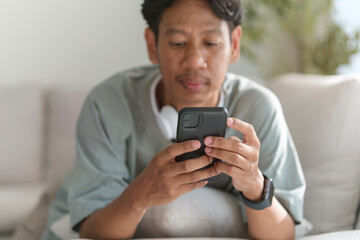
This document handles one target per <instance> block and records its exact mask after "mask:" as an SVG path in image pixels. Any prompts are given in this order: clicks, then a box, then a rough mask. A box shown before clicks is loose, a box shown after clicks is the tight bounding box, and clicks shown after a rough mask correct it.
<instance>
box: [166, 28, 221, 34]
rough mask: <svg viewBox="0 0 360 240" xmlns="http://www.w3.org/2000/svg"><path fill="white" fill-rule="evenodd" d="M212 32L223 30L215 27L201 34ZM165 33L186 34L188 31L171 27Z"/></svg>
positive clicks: (219, 32) (217, 32)
mask: <svg viewBox="0 0 360 240" xmlns="http://www.w3.org/2000/svg"><path fill="white" fill-rule="evenodd" d="M212 33H216V34H221V30H220V29H219V28H214V29H210V30H206V31H203V32H202V33H201V34H203V35H206V34H212ZM165 34H166V35H172V34H184V35H185V34H186V32H185V31H184V30H180V29H176V28H170V29H168V30H166V32H165Z"/></svg>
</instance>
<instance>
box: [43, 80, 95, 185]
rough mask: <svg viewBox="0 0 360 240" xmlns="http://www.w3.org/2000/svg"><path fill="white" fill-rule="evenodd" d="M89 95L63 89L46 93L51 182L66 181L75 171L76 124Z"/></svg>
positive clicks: (80, 91)
mask: <svg viewBox="0 0 360 240" xmlns="http://www.w3.org/2000/svg"><path fill="white" fill-rule="evenodd" d="M87 93H88V87H84V88H82V89H80V88H78V89H77V88H66V87H62V88H56V89H51V90H49V91H48V92H47V93H46V119H47V131H46V138H47V140H48V141H47V148H46V151H45V158H46V159H47V166H46V169H47V170H46V173H47V176H46V178H47V179H48V180H50V181H51V182H54V183H55V182H58V181H59V180H61V179H63V178H64V176H65V175H66V174H67V173H68V172H69V170H70V169H71V168H72V165H73V162H74V160H75V155H76V143H75V129H76V122H77V118H78V116H79V114H80V110H81V107H82V105H83V102H84V100H85V97H86V95H87Z"/></svg>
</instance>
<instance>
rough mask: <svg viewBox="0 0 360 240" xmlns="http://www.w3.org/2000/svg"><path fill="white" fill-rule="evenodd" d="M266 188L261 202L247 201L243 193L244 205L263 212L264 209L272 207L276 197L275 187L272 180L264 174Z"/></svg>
mask: <svg viewBox="0 0 360 240" xmlns="http://www.w3.org/2000/svg"><path fill="white" fill-rule="evenodd" d="M263 176H264V188H263V193H262V198H261V201H260V202H254V201H251V200H249V199H247V198H246V197H245V196H244V195H243V194H242V192H240V198H241V200H242V201H243V203H244V204H245V205H246V206H248V207H249V208H252V209H255V210H262V209H264V208H267V207H270V206H271V203H272V198H273V196H274V185H273V181H272V179H271V178H268V177H266V176H265V175H264V174H263Z"/></svg>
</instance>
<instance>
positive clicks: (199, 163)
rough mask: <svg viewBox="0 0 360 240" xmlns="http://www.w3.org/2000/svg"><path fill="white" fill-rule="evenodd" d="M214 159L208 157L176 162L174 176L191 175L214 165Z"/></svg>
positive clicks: (203, 156)
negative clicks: (211, 164)
mask: <svg viewBox="0 0 360 240" xmlns="http://www.w3.org/2000/svg"><path fill="white" fill-rule="evenodd" d="M212 161H213V158H212V157H210V156H207V155H202V156H201V157H197V158H193V159H189V160H185V161H181V162H175V163H174V170H173V172H174V174H182V173H190V172H193V171H195V170H198V169H200V168H203V167H206V166H207V165H209V164H210V163H212Z"/></svg>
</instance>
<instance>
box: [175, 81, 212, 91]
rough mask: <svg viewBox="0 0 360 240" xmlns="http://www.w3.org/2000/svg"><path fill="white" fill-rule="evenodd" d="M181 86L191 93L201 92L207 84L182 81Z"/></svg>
mask: <svg viewBox="0 0 360 240" xmlns="http://www.w3.org/2000/svg"><path fill="white" fill-rule="evenodd" d="M180 83H181V85H182V86H183V87H184V88H186V89H188V90H191V91H199V90H201V89H202V88H204V87H205V85H206V84H205V82H191V81H180Z"/></svg>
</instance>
